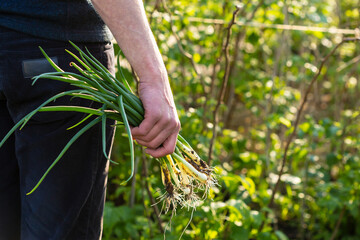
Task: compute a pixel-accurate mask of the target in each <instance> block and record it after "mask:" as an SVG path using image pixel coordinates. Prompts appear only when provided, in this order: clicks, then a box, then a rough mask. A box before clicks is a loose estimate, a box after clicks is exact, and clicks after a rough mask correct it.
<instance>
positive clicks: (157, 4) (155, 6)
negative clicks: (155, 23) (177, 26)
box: [149, 0, 160, 25]
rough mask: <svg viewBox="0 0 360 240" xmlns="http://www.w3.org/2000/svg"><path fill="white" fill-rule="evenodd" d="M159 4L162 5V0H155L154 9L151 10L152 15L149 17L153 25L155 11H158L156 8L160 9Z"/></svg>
mask: <svg viewBox="0 0 360 240" xmlns="http://www.w3.org/2000/svg"><path fill="white" fill-rule="evenodd" d="M159 5H160V0H156V2H155V4H154V8H153V10H152V11H151V12H150V14H149V15H150V17H149V24H150V25H151V23H152V20H153V19H154V12H155V11H156V10H158V8H159Z"/></svg>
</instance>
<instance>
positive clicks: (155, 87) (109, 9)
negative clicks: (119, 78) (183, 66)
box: [92, 0, 180, 157]
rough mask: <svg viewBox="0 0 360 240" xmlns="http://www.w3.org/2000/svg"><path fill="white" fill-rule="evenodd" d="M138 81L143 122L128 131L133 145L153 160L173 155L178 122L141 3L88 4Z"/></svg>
mask: <svg viewBox="0 0 360 240" xmlns="http://www.w3.org/2000/svg"><path fill="white" fill-rule="evenodd" d="M92 2H93V4H94V7H95V9H96V10H97V12H98V13H99V15H100V16H101V18H102V19H103V20H104V22H105V23H106V25H107V26H108V27H109V28H110V30H111V32H112V33H113V35H114V37H115V39H116V41H117V43H118V44H119V46H120V48H121V50H122V51H123V52H124V54H125V56H126V58H127V60H128V61H129V62H130V64H131V66H132V67H133V68H134V70H135V72H136V74H137V75H138V77H139V79H140V83H139V93H140V99H141V101H142V103H143V105H144V108H145V119H144V121H143V122H142V123H141V124H140V126H139V127H136V128H133V129H132V135H133V137H134V138H135V139H136V140H137V142H138V143H139V144H141V145H143V146H145V147H147V150H146V152H147V153H148V154H150V155H152V156H153V157H162V156H165V155H167V154H170V153H172V152H173V151H174V149H175V145H176V140H177V134H178V133H179V129H180V121H179V118H178V116H177V113H176V108H175V104H174V100H173V96H172V93H171V89H170V85H169V80H168V77H167V72H166V69H165V66H164V62H163V60H162V57H161V54H160V52H159V49H158V47H157V45H156V42H155V39H154V36H153V34H152V32H151V29H150V26H149V24H148V21H147V19H146V14H145V10H144V7H143V3H142V1H141V0H92Z"/></svg>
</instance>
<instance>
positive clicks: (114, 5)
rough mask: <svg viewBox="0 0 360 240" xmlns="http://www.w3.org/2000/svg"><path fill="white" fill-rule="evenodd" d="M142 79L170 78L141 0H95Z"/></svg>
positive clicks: (160, 79) (97, 7)
mask: <svg viewBox="0 0 360 240" xmlns="http://www.w3.org/2000/svg"><path fill="white" fill-rule="evenodd" d="M92 1H93V4H94V7H95V9H96V10H97V12H98V13H99V15H100V16H101V18H102V19H103V20H104V22H105V24H106V25H107V26H108V27H109V28H110V30H111V32H112V33H113V35H114V37H115V39H116V41H117V43H118V44H119V46H120V48H121V49H122V51H123V52H124V54H125V56H126V58H127V59H128V61H129V62H130V64H131V66H132V67H133V68H134V70H135V72H136V73H137V75H138V76H139V78H140V81H146V80H147V79H151V81H167V79H164V77H160V76H161V75H166V69H165V66H164V63H163V61H162V58H161V55H160V52H159V49H158V47H157V44H156V42H155V39H154V36H153V34H152V32H151V30H150V26H149V24H148V21H147V19H146V15H145V10H144V7H143V3H142V1H141V0H92Z"/></svg>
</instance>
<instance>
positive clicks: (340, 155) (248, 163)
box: [103, 0, 360, 240]
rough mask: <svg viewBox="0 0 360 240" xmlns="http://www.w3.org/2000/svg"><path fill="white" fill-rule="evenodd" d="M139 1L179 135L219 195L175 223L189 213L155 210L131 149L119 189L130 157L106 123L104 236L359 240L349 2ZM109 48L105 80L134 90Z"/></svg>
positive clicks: (141, 158)
mask: <svg viewBox="0 0 360 240" xmlns="http://www.w3.org/2000/svg"><path fill="white" fill-rule="evenodd" d="M144 4H145V8H146V10H147V13H148V18H149V21H150V24H151V28H152V30H153V32H154V35H155V38H156V40H157V42H158V45H159V48H160V51H161V53H162V55H163V58H164V61H165V63H166V66H167V69H168V73H169V77H170V81H171V86H172V89H173V93H174V96H175V102H176V104H177V108H178V113H179V117H180V120H181V123H182V131H181V134H182V135H183V136H184V137H185V138H186V139H187V140H188V141H189V142H190V144H191V145H192V146H193V147H194V148H195V150H196V151H197V152H198V153H199V154H200V156H201V157H202V159H204V160H205V161H207V162H210V164H211V165H212V166H213V167H215V171H216V173H217V175H218V181H219V186H217V187H215V188H213V189H212V190H211V191H210V195H209V199H207V200H205V201H204V202H203V204H202V205H201V206H199V207H198V208H197V209H196V211H195V212H194V213H193V218H192V221H191V222H190V224H189V225H188V227H187V228H186V226H187V224H188V222H189V220H190V218H191V215H192V212H191V211H189V210H188V209H177V211H176V214H174V215H173V217H172V212H173V211H172V210H170V211H169V212H168V213H167V214H165V213H164V212H162V214H161V215H160V211H161V209H162V203H161V202H159V199H158V197H159V196H160V195H161V194H162V193H163V192H164V191H165V189H164V187H163V185H162V183H161V176H160V171H159V170H160V169H159V164H158V162H156V160H154V159H152V158H150V157H149V156H145V154H144V153H143V151H142V149H141V148H140V147H139V146H137V147H136V161H135V165H136V175H135V177H134V178H133V179H132V180H131V181H129V182H128V183H127V184H126V185H120V183H122V182H123V181H124V180H126V179H127V178H128V176H129V175H130V153H129V145H128V139H127V136H126V135H125V131H124V129H122V128H121V127H119V128H118V131H117V135H116V141H115V145H114V147H113V155H112V160H114V161H116V162H118V163H119V165H114V164H111V166H110V171H109V182H108V193H107V202H106V208H105V216H104V233H103V239H105V240H107V239H164V230H165V229H167V230H170V229H171V231H167V232H166V234H165V235H166V239H169V240H171V239H179V237H180V235H181V234H182V232H183V230H184V229H185V228H186V230H185V232H184V234H183V236H182V239H199V240H202V239H236V240H238V239H264V240H267V239H274V240H275V239H280V240H285V239H331V240H333V239H344V240H350V239H354V240H355V239H360V153H359V152H360V151H359V150H360V124H359V123H360V117H359V115H360V112H359V111H360V109H359V106H360V83H359V76H360V64H359V61H360V42H356V41H350V40H352V39H353V38H355V37H359V36H360V31H359V29H357V28H358V27H359V25H360V17H359V14H360V9H359V8H360V0H326V1H325V0H311V1H310V0H283V1H272V0H245V1H241V2H240V1H227V0H212V1H205V0H169V1H166V0H145V1H144ZM236 9H238V10H236ZM235 11H236V13H235ZM233 17H235V18H234V20H235V21H233ZM229 30H231V32H229ZM230 33H231V34H230ZM343 39H345V41H344V42H343V43H342V41H343ZM348 40H349V41H348ZM339 44H340V45H339ZM337 46H338V48H337V49H334V48H335V47H337ZM115 49H116V54H117V55H118V56H119V63H120V67H119V66H118V68H117V76H118V77H119V78H120V77H125V78H126V79H127V80H128V81H129V82H130V83H131V85H132V86H133V88H136V81H135V80H133V79H134V78H133V73H132V70H131V67H130V66H129V64H128V63H127V62H126V60H125V58H124V57H123V55H122V54H121V52H120V51H119V48H118V46H117V45H116V44H115ZM333 50H334V51H333ZM326 56H327V57H326ZM324 57H325V58H324ZM305 97H306V99H305ZM299 113H300V114H299ZM171 218H172V219H171ZM170 219H171V225H170V224H169V222H170Z"/></svg>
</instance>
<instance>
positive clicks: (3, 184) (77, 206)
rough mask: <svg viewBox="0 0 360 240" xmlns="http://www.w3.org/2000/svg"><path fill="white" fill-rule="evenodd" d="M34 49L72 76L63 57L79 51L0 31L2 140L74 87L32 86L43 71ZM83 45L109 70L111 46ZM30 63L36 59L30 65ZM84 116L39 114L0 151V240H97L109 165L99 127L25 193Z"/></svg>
mask: <svg viewBox="0 0 360 240" xmlns="http://www.w3.org/2000/svg"><path fill="white" fill-rule="evenodd" d="M77 44H78V45H79V46H80V47H82V48H84V46H85V44H81V43H77ZM38 46H41V47H42V48H43V49H44V50H45V51H46V53H47V54H48V55H49V56H50V57H52V58H54V59H55V60H56V61H57V62H58V64H59V66H60V67H61V68H62V69H63V70H65V71H74V69H73V68H72V67H70V66H69V62H70V61H73V59H72V57H71V56H70V55H69V54H68V53H66V52H65V51H64V49H65V48H66V49H69V50H71V51H73V52H74V53H76V50H75V49H73V48H72V47H71V46H70V44H69V43H66V42H57V41H51V40H45V39H39V38H36V37H32V36H28V35H26V34H22V33H18V32H15V31H12V30H9V29H6V28H1V27H0V99H1V100H0V140H1V139H2V138H3V137H4V136H5V134H6V133H7V132H8V131H9V130H10V129H11V127H12V126H13V125H14V123H15V122H17V121H19V120H20V119H21V118H22V117H23V116H24V115H26V114H27V113H29V112H30V111H31V110H33V109H34V108H36V107H37V106H39V105H40V104H41V103H43V102H44V101H45V100H47V99H48V98H49V97H51V96H53V95H55V94H56V93H59V92H62V91H64V90H68V89H70V88H71V87H70V86H69V85H68V84H66V83H62V82H58V81H54V80H47V79H41V80H39V81H38V82H37V83H36V84H35V85H33V86H32V85H31V84H32V79H31V78H30V77H31V75H32V74H34V73H37V72H39V71H41V69H42V68H43V67H44V61H42V60H41V59H43V58H44V57H43V55H42V54H41V52H40V50H39V48H38ZM86 46H87V47H88V48H89V50H90V51H91V52H92V54H93V55H95V56H96V57H97V58H98V59H99V60H100V61H101V62H102V63H103V64H104V65H105V66H107V67H108V68H109V69H110V70H111V71H112V72H114V55H113V48H112V45H111V44H110V43H92V44H86ZM31 59H40V60H39V61H37V62H36V61H35V62H32V63H33V65H28V64H27V62H29V60H31ZM30 62H31V61H30ZM29 66H30V67H31V69H28V67H29ZM45 69H46V66H45ZM52 104H56V105H69V104H70V105H84V106H89V105H94V104H95V103H91V102H87V101H84V100H81V99H71V98H62V99H58V100H57V101H56V102H55V103H52ZM84 116H85V115H84V114H79V113H73V112H50V113H38V114H36V115H35V116H34V118H33V119H32V120H30V121H29V122H28V124H27V125H26V126H25V127H24V128H23V129H22V130H17V131H16V133H15V134H14V135H13V136H12V137H11V138H10V139H9V140H8V141H7V142H6V144H5V145H4V146H3V147H2V148H0V239H1V240H7V239H9V240H16V239H26V240H32V239H36V240H43V239H44V240H49V239H76V240H78V239H99V238H101V231H102V214H103V207H104V201H105V190H106V181H107V171H108V161H106V159H105V157H104V156H103V153H102V146H101V140H102V135H101V126H100V125H96V126H94V127H93V128H91V129H90V130H89V131H88V132H86V133H85V134H84V135H82V136H81V137H80V138H79V139H78V140H77V141H76V142H75V143H74V144H73V145H72V146H71V147H70V149H69V150H68V152H67V153H66V154H65V155H64V156H63V157H62V159H61V160H60V161H59V162H58V163H57V164H56V165H55V167H54V168H53V169H52V170H51V172H50V173H49V175H48V176H47V177H46V178H45V180H44V181H43V182H42V184H41V185H40V186H39V188H38V189H37V190H36V191H35V192H34V193H32V194H31V195H28V196H27V195H26V193H27V192H29V191H30V190H31V189H32V188H33V187H34V186H35V184H36V183H37V181H38V180H39V179H40V178H41V176H42V175H43V173H44V172H45V171H46V169H47V168H48V167H49V166H50V165H51V163H52V162H53V161H54V160H55V159H56V157H57V156H58V154H59V153H60V152H61V150H62V149H63V147H64V146H65V145H66V143H67V142H68V141H69V140H70V139H71V137H72V136H74V134H76V132H77V131H78V130H79V129H81V127H82V126H85V125H84V123H83V124H82V125H81V126H78V127H76V128H74V129H71V130H67V128H68V127H70V126H73V125H74V124H76V123H77V122H79V121H80V120H81V119H83V118H84ZM111 124H112V123H110V122H109V126H108V132H107V137H108V139H107V143H108V144H107V146H108V148H109V149H108V150H109V151H110V145H111V142H112V139H113V133H114V129H113V128H112V127H111V126H110V125H111Z"/></svg>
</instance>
